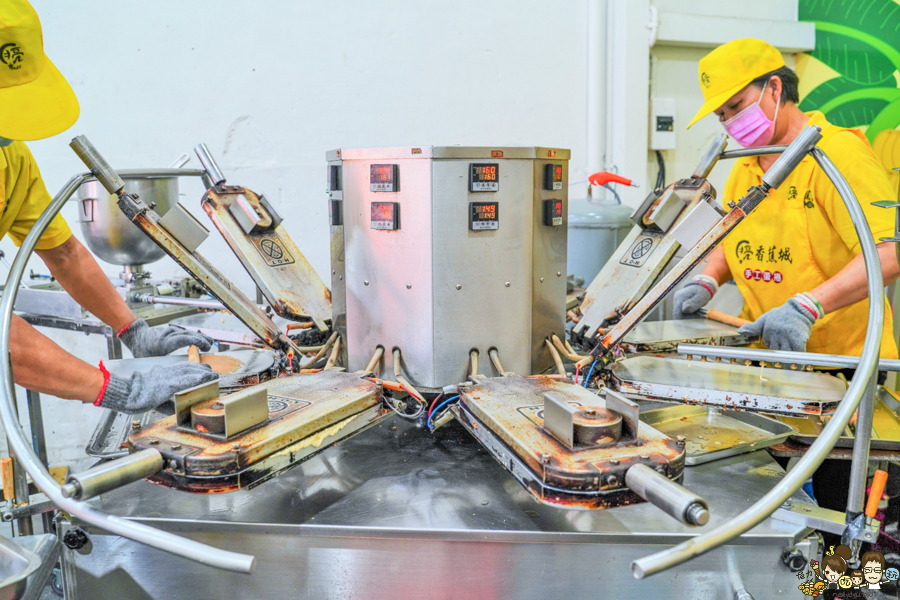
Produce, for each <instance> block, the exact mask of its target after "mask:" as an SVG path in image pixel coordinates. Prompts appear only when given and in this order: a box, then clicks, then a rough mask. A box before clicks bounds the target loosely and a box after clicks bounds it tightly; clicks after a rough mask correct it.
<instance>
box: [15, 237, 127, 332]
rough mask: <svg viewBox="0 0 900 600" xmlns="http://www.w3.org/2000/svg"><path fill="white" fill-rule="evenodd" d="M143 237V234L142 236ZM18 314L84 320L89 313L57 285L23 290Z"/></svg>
mask: <svg viewBox="0 0 900 600" xmlns="http://www.w3.org/2000/svg"><path fill="white" fill-rule="evenodd" d="M141 235H143V234H141ZM16 312H24V313H29V314H33V315H48V316H53V317H62V318H64V319H83V318H85V317H86V316H87V312H86V311H85V310H84V309H83V308H81V305H80V304H78V303H77V302H75V300H74V299H73V298H72V297H71V296H70V295H69V293H68V292H66V291H65V290H63V289H62V288H61V287H60V286H59V284H57V283H45V284H41V285H36V286H33V287H30V288H22V289H20V290H19V293H18V294H16Z"/></svg>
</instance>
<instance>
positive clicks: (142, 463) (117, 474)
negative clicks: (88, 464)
mask: <svg viewBox="0 0 900 600" xmlns="http://www.w3.org/2000/svg"><path fill="white" fill-rule="evenodd" d="M162 468H163V457H162V454H161V453H160V452H159V450H157V449H155V448H148V449H146V450H140V451H138V452H134V453H133V454H129V455H128V456H123V457H122V458H117V459H115V460H112V461H109V462H106V463H103V464H100V465H97V466H96V467H92V468H90V469H88V470H87V471H82V472H81V473H73V474H69V476H68V477H67V478H66V484H65V485H64V486H62V495H63V496H65V497H66V498H73V499H75V500H87V499H88V498H94V497H96V496H99V495H100V494H105V493H106V492H111V491H112V490H114V489H116V488H120V487H122V486H123V485H127V484H129V483H133V482H135V481H138V480H139V479H144V478H145V477H150V476H151V475H155V474H156V473H158V472H159V471H161V470H162Z"/></svg>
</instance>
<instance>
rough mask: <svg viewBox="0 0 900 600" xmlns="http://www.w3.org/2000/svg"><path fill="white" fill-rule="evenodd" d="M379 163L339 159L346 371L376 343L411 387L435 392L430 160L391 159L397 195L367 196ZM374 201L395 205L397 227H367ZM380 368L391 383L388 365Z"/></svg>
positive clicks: (363, 361) (362, 362)
mask: <svg viewBox="0 0 900 600" xmlns="http://www.w3.org/2000/svg"><path fill="white" fill-rule="evenodd" d="M344 152H345V154H346V152H347V151H344ZM384 160H385V158H373V159H371V160H346V158H345V160H344V162H343V173H342V174H343V178H344V181H343V198H344V256H345V259H346V262H345V268H346V283H347V349H348V352H347V354H348V358H349V366H348V369H349V370H350V371H359V370H362V369H365V368H366V365H367V364H368V363H369V359H371V358H372V355H373V354H374V353H375V348H376V347H377V346H379V345H381V346H384V348H385V350H386V355H389V353H390V351H391V350H392V349H393V348H394V347H395V346H396V347H399V348H400V350H401V351H402V352H403V369H404V372H405V373H406V376H407V378H408V379H409V380H410V382H411V383H412V384H413V385H416V386H424V387H435V385H436V383H435V376H434V363H435V361H434V353H433V340H432V335H433V334H432V331H433V323H434V314H433V310H434V309H433V306H434V291H433V282H432V274H431V269H432V248H431V245H430V244H429V243H428V240H430V239H431V237H432V206H431V201H430V195H431V181H432V178H431V163H430V162H429V161H427V160H416V159H405V160H400V159H392V160H394V161H395V163H392V164H398V165H399V169H400V176H399V182H400V191H398V192H370V191H369V165H370V164H373V163H376V162H378V161H382V162H383V161H384ZM371 202H398V203H399V204H400V229H399V230H397V231H381V230H373V229H370V215H371V213H370V203H371ZM407 286H408V287H407ZM462 359H463V360H465V355H463V357H462ZM382 366H383V367H384V369H383V371H382V373H381V374H380V376H381V377H383V378H385V379H393V375H394V373H393V368H392V365H391V361H383V362H382Z"/></svg>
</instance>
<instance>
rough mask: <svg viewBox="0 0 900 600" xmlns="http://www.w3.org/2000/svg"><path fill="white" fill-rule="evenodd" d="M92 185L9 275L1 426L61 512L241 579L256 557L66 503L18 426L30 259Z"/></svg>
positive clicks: (1, 302) (34, 233)
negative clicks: (19, 329)
mask: <svg viewBox="0 0 900 600" xmlns="http://www.w3.org/2000/svg"><path fill="white" fill-rule="evenodd" d="M128 174H140V175H142V176H146V177H152V176H158V177H172V176H181V175H188V176H203V175H205V174H206V172H205V171H200V170H180V169H159V170H140V171H126V172H123V173H122V175H123V176H127V175H128ZM92 179H95V177H94V176H93V175H92V174H90V173H83V174H81V175H76V176H74V177H72V179H70V180H69V182H68V183H67V184H66V185H65V186H63V188H62V189H61V190H60V191H59V192H58V193H57V195H56V196H55V197H54V198H53V200H52V202H51V203H50V204H49V205H48V206H47V208H46V210H44V212H43V213H42V214H41V216H40V217H39V218H38V219H37V221H36V222H35V224H34V227H32V229H31V231H30V232H28V235H27V236H26V237H25V241H24V242H23V243H22V247H21V248H20V250H19V252H18V253H17V254H16V257H15V259H14V260H13V263H12V267H11V268H10V270H9V277H8V278H7V282H6V284H7V287H6V288H5V291H4V292H5V293H4V294H3V296H2V298H0V356H3V357H6V359H5V360H0V423H2V425H3V429H4V430H5V431H6V435H7V437H8V438H9V443H10V446H12V449H13V452H14V453H15V456H16V458H17V459H18V460H19V462H20V463H21V464H22V466H23V467H24V468H25V471H26V472H27V473H28V474H29V475H31V478H32V480H33V481H34V483H35V485H36V486H37V487H38V488H39V489H40V490H41V491H42V492H44V493H45V494H46V495H47V497H49V498H50V500H51V501H52V502H53V504H54V505H56V506H57V507H59V508H60V509H62V510H64V511H66V512H68V513H70V514H72V515H75V516H76V517H78V518H79V519H81V520H83V521H85V522H86V523H90V524H91V525H95V526H97V527H99V528H101V529H104V530H106V531H108V532H110V533H113V534H116V535H120V536H122V537H126V538H129V539H132V540H134V541H137V542H140V543H143V544H146V545H148V546H151V547H153V548H157V549H159V550H163V551H164V552H169V553H171V554H175V555H178V556H181V557H183V558H187V559H190V560H193V561H196V562H199V563H201V564H205V565H209V566H212V567H216V568H219V569H225V570H228V571H235V572H238V573H247V574H249V573H252V572H253V569H254V567H255V564H256V558H254V557H253V556H250V555H247V554H240V553H236V552H230V551H227V550H221V549H219V548H214V547H212V546H208V545H206V544H201V543H199V542H195V541H193V540H190V539H186V538H183V537H180V536H177V535H173V534H171V533H167V532H165V531H160V530H159V529H156V528H153V527H149V526H147V525H142V524H140V523H135V522H134V521H130V520H128V519H123V518H121V517H117V516H114V515H110V514H107V513H105V512H103V511H100V510H97V509H95V508H93V507H91V506H89V505H88V504H87V503H85V502H78V501H75V500H72V499H69V498H66V497H64V496H63V494H62V491H61V487H60V485H59V484H58V483H57V482H56V480H54V479H53V477H51V476H50V473H49V472H48V471H47V469H46V468H45V467H44V465H43V464H42V463H41V462H40V459H39V458H38V456H37V454H36V453H35V451H34V449H33V448H32V446H31V443H30V442H29V440H28V439H27V438H26V437H25V433H24V431H23V430H22V426H21V424H20V423H19V420H18V417H17V415H16V409H15V387H14V385H15V384H14V381H13V374H12V364H11V362H10V360H9V358H8V357H9V336H10V327H11V324H12V317H13V307H14V305H15V300H16V294H17V292H18V288H19V283H20V282H21V281H22V276H23V275H24V273H25V266H26V264H27V262H28V259H29V258H30V257H31V254H32V252H33V251H34V248H35V246H37V243H38V241H39V240H40V238H41V235H43V233H44V231H45V230H46V229H47V227H48V226H49V225H50V222H51V221H52V220H53V218H54V217H56V215H57V214H59V212H60V211H61V210H62V207H63V206H64V205H65V203H66V202H67V201H68V200H69V198H71V196H72V194H74V193H75V190H77V189H78V188H79V186H81V184H82V183H84V182H86V181H90V180H92Z"/></svg>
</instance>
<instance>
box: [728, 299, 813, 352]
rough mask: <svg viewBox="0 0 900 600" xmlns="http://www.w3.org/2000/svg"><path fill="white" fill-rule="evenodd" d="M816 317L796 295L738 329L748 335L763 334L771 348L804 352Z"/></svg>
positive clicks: (766, 343)
mask: <svg viewBox="0 0 900 600" xmlns="http://www.w3.org/2000/svg"><path fill="white" fill-rule="evenodd" d="M816 318H817V317H816V315H815V314H813V313H812V312H811V311H810V309H809V308H806V307H805V306H803V305H802V304H800V302H799V301H798V300H797V298H796V297H794V298H791V299H790V300H788V301H787V302H786V303H784V304H782V305H781V306H779V307H777V308H773V309H772V310H770V311H769V312H767V313H765V314H763V316H761V317H760V318H758V319H757V320H756V321H754V322H753V323H748V324H747V325H744V326H743V327H741V328H740V329H738V333H739V334H741V335H746V336H748V337H758V336H760V335H761V336H762V341H763V343H764V344H765V345H766V347H767V348H769V349H770V350H790V351H792V352H804V351H806V341H807V340H808V339H809V334H810V332H811V331H812V327H813V323H815V322H816Z"/></svg>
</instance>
